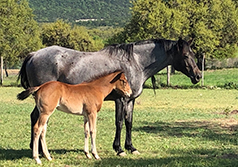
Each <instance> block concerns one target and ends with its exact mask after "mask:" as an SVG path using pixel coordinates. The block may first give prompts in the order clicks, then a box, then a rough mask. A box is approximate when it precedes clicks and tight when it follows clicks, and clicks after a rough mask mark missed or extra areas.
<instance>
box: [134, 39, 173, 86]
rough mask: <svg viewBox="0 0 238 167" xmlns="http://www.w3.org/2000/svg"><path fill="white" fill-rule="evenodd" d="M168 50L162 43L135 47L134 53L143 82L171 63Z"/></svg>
mask: <svg viewBox="0 0 238 167" xmlns="http://www.w3.org/2000/svg"><path fill="white" fill-rule="evenodd" d="M170 49H171V48H167V47H165V46H164V44H162V43H153V42H152V43H148V44H142V45H135V47H134V53H135V56H136V57H137V60H138V62H139V64H140V66H141V67H142V69H143V80H144V82H145V81H146V80H147V79H148V78H150V77H151V76H152V75H154V74H156V73H157V72H159V71H160V70H162V69H163V68H165V67H166V66H168V65H170V64H171V63H172V57H171V56H170V55H169V54H168V50H170Z"/></svg>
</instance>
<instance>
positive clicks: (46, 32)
mask: <svg viewBox="0 0 238 167" xmlns="http://www.w3.org/2000/svg"><path fill="white" fill-rule="evenodd" d="M41 27H42V31H41V38H42V42H43V44H44V45H46V46H51V45H59V46H63V47H67V48H72V49H76V50H80V51H96V50H99V49H101V48H103V42H102V40H101V39H93V37H91V36H90V35H89V34H88V30H87V29H86V28H85V27H79V26H74V27H72V25H71V24H70V23H66V22H64V21H63V20H57V21H56V22H54V23H44V24H42V26H41Z"/></svg>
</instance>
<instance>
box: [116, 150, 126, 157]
mask: <svg viewBox="0 0 238 167" xmlns="http://www.w3.org/2000/svg"><path fill="white" fill-rule="evenodd" d="M117 155H118V156H120V157H124V156H126V153H125V152H124V151H122V152H120V153H117Z"/></svg>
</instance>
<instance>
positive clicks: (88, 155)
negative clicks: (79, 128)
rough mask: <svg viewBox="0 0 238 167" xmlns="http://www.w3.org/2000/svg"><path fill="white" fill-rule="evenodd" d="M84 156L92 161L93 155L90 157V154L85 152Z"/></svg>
mask: <svg viewBox="0 0 238 167" xmlns="http://www.w3.org/2000/svg"><path fill="white" fill-rule="evenodd" d="M84 154H85V155H86V157H87V158H88V159H92V157H91V155H90V154H89V153H86V152H84Z"/></svg>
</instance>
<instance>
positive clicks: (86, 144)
mask: <svg viewBox="0 0 238 167" xmlns="http://www.w3.org/2000/svg"><path fill="white" fill-rule="evenodd" d="M84 136H85V137H84V153H85V155H86V157H87V158H89V159H91V158H92V157H91V155H90V154H89V149H88V138H89V124H88V118H87V117H86V116H84Z"/></svg>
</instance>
